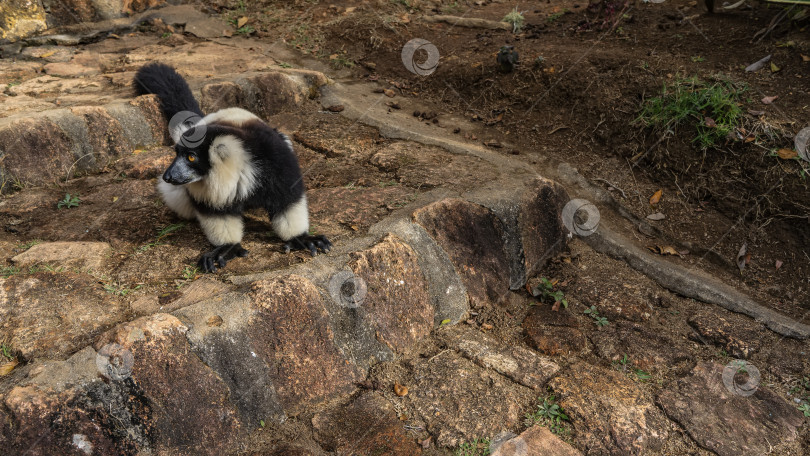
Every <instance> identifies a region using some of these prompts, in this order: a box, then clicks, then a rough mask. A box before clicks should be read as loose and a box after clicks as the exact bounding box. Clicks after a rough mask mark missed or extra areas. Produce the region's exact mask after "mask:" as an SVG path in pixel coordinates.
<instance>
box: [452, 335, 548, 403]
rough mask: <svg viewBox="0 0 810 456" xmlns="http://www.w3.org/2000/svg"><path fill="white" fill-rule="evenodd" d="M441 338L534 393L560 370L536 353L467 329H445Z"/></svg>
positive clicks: (465, 354)
mask: <svg viewBox="0 0 810 456" xmlns="http://www.w3.org/2000/svg"><path fill="white" fill-rule="evenodd" d="M441 337H442V339H443V340H444V341H445V343H446V344H447V345H448V346H449V347H451V348H453V349H455V350H457V351H458V352H459V353H461V354H462V356H464V357H465V358H468V359H470V360H472V361H474V362H475V363H476V364H478V365H480V366H481V367H484V368H487V369H492V370H494V371H496V372H498V373H500V374H501V375H505V376H507V377H509V378H511V379H512V380H514V381H515V382H517V383H520V384H521V385H523V386H526V387H529V388H532V389H535V390H539V389H541V388H542V387H543V386H545V384H546V382H547V381H548V379H550V378H551V377H553V376H554V374H556V373H557V371H559V370H560V366H558V365H557V364H556V363H554V362H553V361H551V359H549V358H546V357H545V356H542V355H539V354H538V353H537V352H534V351H532V350H529V349H527V348H525V347H520V346H510V345H508V344H505V343H503V342H500V341H498V340H496V339H494V338H492V337H490V336H488V335H486V334H484V333H483V332H481V331H478V330H476V329H472V328H469V327H466V326H459V327H457V328H448V329H447V330H446V331H444V332H443V333H442V334H441Z"/></svg>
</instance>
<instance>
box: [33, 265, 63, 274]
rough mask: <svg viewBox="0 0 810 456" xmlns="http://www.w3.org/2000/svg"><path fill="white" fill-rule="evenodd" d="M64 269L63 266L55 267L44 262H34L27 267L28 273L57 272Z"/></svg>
mask: <svg viewBox="0 0 810 456" xmlns="http://www.w3.org/2000/svg"><path fill="white" fill-rule="evenodd" d="M64 270H65V268H63V267H61V266H59V267H56V266H54V265H52V264H47V263H44V264H35V265H33V266H30V267H29V268H28V273H29V274H36V273H37V272H50V273H58V272H63V271H64Z"/></svg>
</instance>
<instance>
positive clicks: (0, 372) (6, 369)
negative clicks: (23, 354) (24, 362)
mask: <svg viewBox="0 0 810 456" xmlns="http://www.w3.org/2000/svg"><path fill="white" fill-rule="evenodd" d="M19 363H20V362H19V361H17V358H14V359H12V360H11V361H6V362H3V363H0V377H3V376H5V375H8V374H10V373H11V371H13V370H14V368H15V367H17V364H19Z"/></svg>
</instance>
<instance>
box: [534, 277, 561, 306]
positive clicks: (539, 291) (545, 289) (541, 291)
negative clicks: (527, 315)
mask: <svg viewBox="0 0 810 456" xmlns="http://www.w3.org/2000/svg"><path fill="white" fill-rule="evenodd" d="M555 285H556V282H552V281H550V280H548V279H547V278H545V277H541V278H540V284H539V285H537V286H536V287H535V288H534V290H532V294H533V295H534V296H536V297H539V298H540V300H541V301H543V300H546V301H548V300H549V299H550V300H551V302H552V303H553V304H554V305H555V306H558V307H559V304H562V305H563V307H565V308H566V309H567V308H568V300H567V299H565V294H564V293H563V292H562V290H556V291H555V290H554V286H555ZM535 293H536V294H535Z"/></svg>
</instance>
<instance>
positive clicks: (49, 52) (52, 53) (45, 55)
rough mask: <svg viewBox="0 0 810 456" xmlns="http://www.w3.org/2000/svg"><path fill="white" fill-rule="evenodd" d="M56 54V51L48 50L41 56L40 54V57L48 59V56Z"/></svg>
mask: <svg viewBox="0 0 810 456" xmlns="http://www.w3.org/2000/svg"><path fill="white" fill-rule="evenodd" d="M54 54H56V51H48V52H46V53H44V54H42V55H41V56H39V58H41V59H47V58H48V57H50V56H52V55H54Z"/></svg>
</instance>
